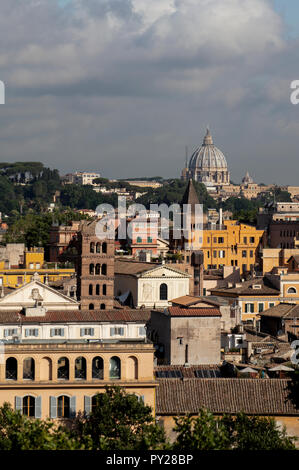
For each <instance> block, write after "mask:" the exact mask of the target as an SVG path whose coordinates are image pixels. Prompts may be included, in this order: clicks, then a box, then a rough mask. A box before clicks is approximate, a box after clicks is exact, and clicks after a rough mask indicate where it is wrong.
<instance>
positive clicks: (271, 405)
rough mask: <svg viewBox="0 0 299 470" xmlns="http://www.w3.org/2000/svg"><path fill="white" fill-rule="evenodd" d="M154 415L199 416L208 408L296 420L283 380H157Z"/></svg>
mask: <svg viewBox="0 0 299 470" xmlns="http://www.w3.org/2000/svg"><path fill="white" fill-rule="evenodd" d="M157 381H158V383H159V386H158V387H157V392H156V413H157V415H177V414H185V413H192V414H198V412H199V410H200V409H201V408H207V409H209V410H210V411H211V412H213V413H216V414H222V413H231V414H235V413H238V412H241V411H244V412H245V413H246V414H250V415H263V416H265V415H272V416H279V415H281V416H283V415H287V416H294V415H295V416H299V410H298V409H296V408H295V406H294V405H293V404H292V402H291V401H290V400H288V391H287V385H288V380H286V379H245V378H244V379H237V378H232V379H230V378H218V379H196V378H195V379H193V378H190V379H184V380H182V379H173V380H169V379H157Z"/></svg>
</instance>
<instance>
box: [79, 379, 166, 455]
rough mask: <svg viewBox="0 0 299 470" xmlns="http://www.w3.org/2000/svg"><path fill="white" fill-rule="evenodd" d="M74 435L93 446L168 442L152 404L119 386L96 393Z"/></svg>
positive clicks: (126, 446) (151, 445)
mask: <svg viewBox="0 0 299 470" xmlns="http://www.w3.org/2000/svg"><path fill="white" fill-rule="evenodd" d="M74 435H75V436H76V438H77V439H78V440H79V442H81V443H82V444H83V445H84V446H85V448H90V449H92V450H147V449H158V448H162V446H163V445H164V444H165V435H164V431H163V430H162V429H161V428H160V426H158V425H157V424H156V423H155V420H154V417H153V415H152V410H151V407H149V406H146V405H144V403H143V402H141V401H140V399H138V397H137V396H136V395H130V394H127V393H126V392H125V391H124V390H123V389H122V388H120V387H116V386H115V387H114V386H112V387H106V391H105V393H98V394H97V395H96V406H95V408H94V409H93V411H92V413H91V414H90V415H89V416H86V415H85V414H79V415H78V416H77V418H76V420H75V423H74Z"/></svg>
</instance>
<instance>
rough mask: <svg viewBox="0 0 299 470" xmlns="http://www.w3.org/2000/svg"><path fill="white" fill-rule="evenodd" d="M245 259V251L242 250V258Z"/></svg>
mask: <svg viewBox="0 0 299 470" xmlns="http://www.w3.org/2000/svg"><path fill="white" fill-rule="evenodd" d="M246 257H247V251H246V250H242V258H246Z"/></svg>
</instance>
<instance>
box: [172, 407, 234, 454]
mask: <svg viewBox="0 0 299 470" xmlns="http://www.w3.org/2000/svg"><path fill="white" fill-rule="evenodd" d="M175 424H176V425H175V427H174V429H173V430H174V431H175V432H176V433H177V438H176V441H175V442H174V444H173V450H182V451H183V450H188V451H189V450H190V451H191V450H226V449H229V447H230V440H229V434H228V432H227V429H226V428H225V426H224V425H223V423H222V422H221V420H220V419H216V418H215V417H214V416H213V414H212V413H210V412H209V411H207V410H205V409H203V410H200V412H199V415H198V416H197V417H196V418H192V417H191V416H181V417H176V418H175Z"/></svg>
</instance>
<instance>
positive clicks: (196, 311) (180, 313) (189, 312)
mask: <svg viewBox="0 0 299 470" xmlns="http://www.w3.org/2000/svg"><path fill="white" fill-rule="evenodd" d="M168 312H169V314H170V316H172V317H221V313H220V310H219V309H218V308H212V307H211V308H209V307H207V308H181V307H168Z"/></svg>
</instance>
